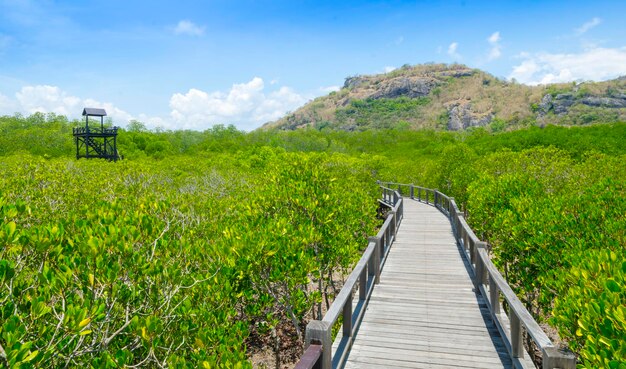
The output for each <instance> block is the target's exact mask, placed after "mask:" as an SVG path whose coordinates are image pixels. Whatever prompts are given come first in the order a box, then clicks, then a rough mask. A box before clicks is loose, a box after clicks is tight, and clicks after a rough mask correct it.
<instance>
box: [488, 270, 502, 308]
mask: <svg viewBox="0 0 626 369" xmlns="http://www.w3.org/2000/svg"><path fill="white" fill-rule="evenodd" d="M489 299H490V300H491V311H492V312H493V314H494V315H497V314H500V292H499V291H498V284H497V283H496V281H495V280H494V279H493V278H489Z"/></svg>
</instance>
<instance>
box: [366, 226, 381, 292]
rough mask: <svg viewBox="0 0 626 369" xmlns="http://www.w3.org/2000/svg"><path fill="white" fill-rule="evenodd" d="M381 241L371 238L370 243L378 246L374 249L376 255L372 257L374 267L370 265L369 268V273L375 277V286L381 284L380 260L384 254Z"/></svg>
mask: <svg viewBox="0 0 626 369" xmlns="http://www.w3.org/2000/svg"><path fill="white" fill-rule="evenodd" d="M380 241H381V240H380V238H378V237H376V236H372V237H369V242H374V243H375V244H376V247H375V248H374V255H372V258H371V259H370V260H371V261H372V264H373V265H370V267H369V268H367V269H368V270H369V271H368V273H370V275H373V276H374V284H378V283H380V260H381V257H382V254H383V251H382V242H380Z"/></svg>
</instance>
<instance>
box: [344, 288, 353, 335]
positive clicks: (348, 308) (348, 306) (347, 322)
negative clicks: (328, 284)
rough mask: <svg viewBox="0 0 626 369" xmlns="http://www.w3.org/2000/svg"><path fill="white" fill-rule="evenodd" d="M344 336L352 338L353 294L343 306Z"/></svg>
mask: <svg viewBox="0 0 626 369" xmlns="http://www.w3.org/2000/svg"><path fill="white" fill-rule="evenodd" d="M343 335H344V336H345V337H351V336H352V293H350V294H349V295H348V298H347V299H346V302H345V303H344V305H343Z"/></svg>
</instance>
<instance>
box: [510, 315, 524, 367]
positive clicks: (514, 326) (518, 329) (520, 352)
mask: <svg viewBox="0 0 626 369" xmlns="http://www.w3.org/2000/svg"><path fill="white" fill-rule="evenodd" d="M510 310H511V311H510V314H509V319H510V321H511V351H512V354H513V357H520V358H523V357H524V339H523V338H522V333H523V332H522V323H521V321H520V319H519V317H518V316H517V313H516V312H515V311H513V309H510Z"/></svg>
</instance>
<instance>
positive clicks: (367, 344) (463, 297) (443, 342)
mask: <svg viewBox="0 0 626 369" xmlns="http://www.w3.org/2000/svg"><path fill="white" fill-rule="evenodd" d="M471 273H472V272H471V267H470V264H469V262H468V260H467V258H466V257H465V252H464V251H463V249H462V248H461V247H459V246H457V243H456V241H455V238H454V236H453V233H452V227H451V225H450V221H449V220H448V219H447V218H446V216H445V215H444V214H442V213H441V212H440V211H439V210H437V209H436V208H434V207H432V206H429V205H426V204H423V203H420V202H417V201H414V200H411V199H407V198H405V202H404V219H403V221H402V223H401V225H400V228H399V229H398V233H397V235H396V239H395V242H394V244H393V247H392V248H391V249H390V251H389V254H388V256H387V259H386V261H385V264H384V268H383V270H382V272H381V277H380V284H378V285H377V286H376V288H375V289H374V290H373V292H372V295H371V297H370V301H369V304H368V306H367V310H366V312H365V315H364V318H363V321H362V322H361V325H360V327H359V328H358V332H357V333H356V336H355V337H354V342H353V344H352V348H351V350H350V352H349V356H348V360H347V362H346V365H345V368H451V367H455V368H511V367H512V362H511V358H510V356H509V354H508V352H507V350H506V347H505V345H504V343H503V341H502V339H501V337H500V335H499V333H498V329H497V328H496V326H495V324H494V323H493V321H492V319H491V316H490V314H489V310H488V307H487V303H488V302H487V301H485V299H484V298H483V297H482V296H481V295H479V294H477V293H476V292H475V288H474V285H473V283H472V274H471Z"/></svg>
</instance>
